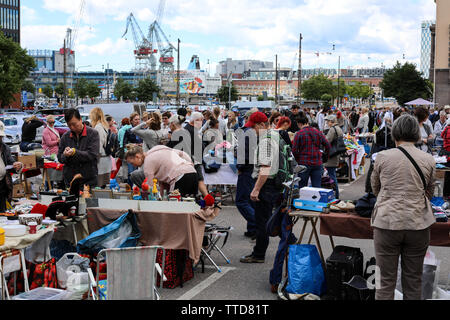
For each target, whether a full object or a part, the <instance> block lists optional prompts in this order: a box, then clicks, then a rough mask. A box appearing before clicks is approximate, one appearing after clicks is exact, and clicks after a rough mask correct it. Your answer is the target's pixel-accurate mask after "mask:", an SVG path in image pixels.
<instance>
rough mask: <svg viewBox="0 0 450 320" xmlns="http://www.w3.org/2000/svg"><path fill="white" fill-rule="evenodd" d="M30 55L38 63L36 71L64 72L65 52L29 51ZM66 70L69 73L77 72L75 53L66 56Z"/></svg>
mask: <svg viewBox="0 0 450 320" xmlns="http://www.w3.org/2000/svg"><path fill="white" fill-rule="evenodd" d="M28 55H29V56H31V57H33V59H34V62H36V68H35V69H34V71H39V72H44V73H48V72H56V73H63V72H64V50H63V52H61V51H60V50H58V51H55V50H28ZM66 59H67V63H66V70H67V73H74V72H75V71H76V70H75V52H73V51H72V52H71V53H70V54H67V56H66Z"/></svg>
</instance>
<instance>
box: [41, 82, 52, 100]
mask: <svg viewBox="0 0 450 320" xmlns="http://www.w3.org/2000/svg"><path fill="white" fill-rule="evenodd" d="M42 93H43V94H44V95H45V96H46V97H47V98H53V87H52V86H51V85H49V84H48V85H46V86H45V87H43V88H42Z"/></svg>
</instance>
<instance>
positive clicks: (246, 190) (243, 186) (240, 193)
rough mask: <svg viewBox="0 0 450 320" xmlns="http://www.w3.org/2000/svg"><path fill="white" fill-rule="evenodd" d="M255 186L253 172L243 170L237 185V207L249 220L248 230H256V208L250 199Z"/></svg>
mask: <svg viewBox="0 0 450 320" xmlns="http://www.w3.org/2000/svg"><path fill="white" fill-rule="evenodd" d="M254 186H255V180H254V179H253V178H252V173H251V172H242V173H240V174H239V175H238V180H237V186H236V207H237V208H238V210H239V212H240V214H241V215H242V216H243V217H244V219H245V220H246V221H247V232H251V233H253V232H256V222H255V208H254V206H253V202H252V201H251V200H250V193H252V191H253V187H254Z"/></svg>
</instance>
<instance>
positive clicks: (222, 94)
mask: <svg viewBox="0 0 450 320" xmlns="http://www.w3.org/2000/svg"><path fill="white" fill-rule="evenodd" d="M228 90H229V86H223V87H221V88H219V90H217V95H216V97H217V98H219V99H220V101H221V102H228V99H229V91H228ZM238 99H239V94H238V91H237V89H236V87H235V86H234V85H231V101H237V100H238ZM263 99H264V98H263ZM259 101H263V100H259Z"/></svg>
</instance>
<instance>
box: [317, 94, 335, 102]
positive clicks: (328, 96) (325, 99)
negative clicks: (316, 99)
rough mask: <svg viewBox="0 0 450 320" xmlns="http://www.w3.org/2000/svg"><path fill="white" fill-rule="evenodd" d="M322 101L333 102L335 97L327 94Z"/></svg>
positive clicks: (321, 98) (322, 97)
mask: <svg viewBox="0 0 450 320" xmlns="http://www.w3.org/2000/svg"><path fill="white" fill-rule="evenodd" d="M320 100H322V101H326V102H331V100H333V96H332V95H331V94H328V93H325V94H323V95H322V96H321V97H320Z"/></svg>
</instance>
